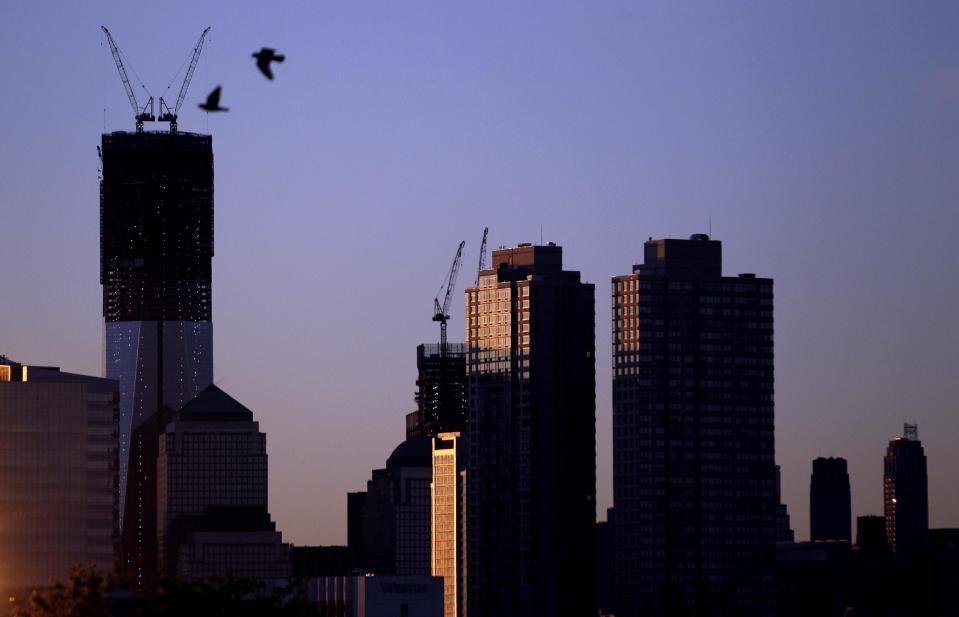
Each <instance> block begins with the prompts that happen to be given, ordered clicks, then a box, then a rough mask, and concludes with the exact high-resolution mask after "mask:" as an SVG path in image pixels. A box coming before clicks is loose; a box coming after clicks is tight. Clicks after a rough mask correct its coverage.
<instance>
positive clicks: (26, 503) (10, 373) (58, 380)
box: [0, 356, 119, 598]
mask: <svg viewBox="0 0 959 617" xmlns="http://www.w3.org/2000/svg"><path fill="white" fill-rule="evenodd" d="M118 400H119V393H118V391H117V383H116V382H115V381H113V380H109V379H102V378H98V377H88V376H86V375H76V374H73V373H63V372H61V371H60V370H59V369H57V368H51V367H39V366H27V365H22V364H19V363H16V362H13V361H11V360H9V359H7V358H6V357H4V356H0V482H2V486H3V490H2V491H0V546H2V554H3V559H2V560H0V592H2V593H4V594H5V595H4V596H3V597H4V598H8V597H29V590H31V589H33V588H37V587H43V586H46V585H49V583H50V580H51V579H53V578H55V579H58V580H65V579H66V578H67V575H68V574H69V572H70V569H71V568H72V567H73V566H74V565H76V564H78V563H87V562H95V563H96V564H98V565H99V566H100V567H101V568H103V569H109V568H110V567H111V566H112V565H113V557H114V551H115V549H116V544H117V541H118V522H119V513H118V500H119V497H118V461H117V445H116V434H117V430H118V429H117V425H118V422H119V408H118Z"/></svg>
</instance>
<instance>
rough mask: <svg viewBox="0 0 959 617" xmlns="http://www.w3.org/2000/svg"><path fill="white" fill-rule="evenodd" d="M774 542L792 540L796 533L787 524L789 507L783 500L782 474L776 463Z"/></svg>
mask: <svg viewBox="0 0 959 617" xmlns="http://www.w3.org/2000/svg"><path fill="white" fill-rule="evenodd" d="M776 500H777V501H778V505H777V506H776V542H777V543H779V542H785V543H789V542H793V541H794V540H795V539H796V534H795V533H793V530H792V526H791V525H790V524H789V509H788V508H787V507H786V504H785V503H784V502H783V491H782V474H781V473H780V469H779V465H776Z"/></svg>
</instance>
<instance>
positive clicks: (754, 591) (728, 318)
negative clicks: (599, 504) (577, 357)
mask: <svg viewBox="0 0 959 617" xmlns="http://www.w3.org/2000/svg"><path fill="white" fill-rule="evenodd" d="M612 311H613V314H612V319H613V328H612V343H613V503H614V507H615V508H616V545H617V559H616V565H617V579H618V584H617V594H616V602H617V605H616V608H617V613H616V614H617V615H621V616H624V617H632V616H634V615H644V616H646V615H673V614H695V615H749V616H759V615H763V616H765V615H771V614H772V613H773V609H774V606H773V605H774V595H775V581H774V580H773V568H772V559H773V558H774V553H773V549H774V546H775V544H774V543H775V539H776V518H777V514H776V511H777V502H778V499H777V495H776V465H775V461H774V446H775V444H774V434H773V282H772V280H771V279H768V278H757V277H756V276H755V275H753V274H741V275H739V276H737V277H726V276H723V275H722V245H721V243H720V242H718V241H716V240H710V239H709V236H706V235H705V234H697V235H694V236H692V237H691V238H690V239H689V240H678V239H677V240H673V239H669V240H652V239H650V240H649V241H648V242H646V243H645V246H644V261H643V263H642V264H639V265H635V266H633V269H632V273H631V274H627V275H623V276H616V277H613V279H612Z"/></svg>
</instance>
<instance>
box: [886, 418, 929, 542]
mask: <svg viewBox="0 0 959 617" xmlns="http://www.w3.org/2000/svg"><path fill="white" fill-rule="evenodd" d="M883 503H884V506H885V518H886V540H887V541H888V542H889V548H891V549H892V551H893V552H894V553H895V554H896V557H898V558H901V559H915V558H918V557H919V556H921V555H922V553H923V552H924V551H925V549H926V545H927V542H928V535H929V480H928V476H927V475H926V454H925V452H924V451H923V449H922V442H920V441H919V431H918V429H917V428H916V426H915V425H914V424H906V425H905V426H904V429H903V436H902V437H896V438H895V439H893V440H892V441H890V442H889V447H888V448H886V457H885V459H884V461H883Z"/></svg>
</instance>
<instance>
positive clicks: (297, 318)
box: [0, 0, 959, 544]
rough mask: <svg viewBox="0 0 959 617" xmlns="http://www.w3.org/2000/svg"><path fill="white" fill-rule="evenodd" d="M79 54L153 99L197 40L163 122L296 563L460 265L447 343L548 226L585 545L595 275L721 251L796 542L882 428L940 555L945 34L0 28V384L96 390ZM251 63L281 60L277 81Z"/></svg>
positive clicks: (378, 8) (398, 10)
mask: <svg viewBox="0 0 959 617" xmlns="http://www.w3.org/2000/svg"><path fill="white" fill-rule="evenodd" d="M101 24H103V25H106V26H107V27H108V28H110V30H111V32H112V33H113V35H114V37H115V38H116V41H117V43H118V44H119V46H120V48H121V50H122V51H123V53H124V55H125V57H126V58H127V60H128V61H129V62H130V63H131V65H132V68H133V69H134V70H135V72H136V75H138V76H139V77H140V78H142V79H143V80H144V82H145V83H146V85H147V87H148V88H149V89H150V91H151V92H152V93H153V95H154V96H156V97H159V96H160V95H164V96H165V98H167V99H176V93H177V91H178V89H179V81H180V79H182V72H181V73H180V76H179V77H178V78H177V80H176V81H175V82H174V83H173V84H172V86H171V87H170V89H169V90H166V88H167V84H169V83H171V80H172V79H173V77H174V75H175V74H176V73H177V69H178V68H180V67H181V65H182V64H183V63H184V61H185V60H187V58H188V55H189V54H190V52H191V50H192V47H193V45H194V44H195V42H196V39H197V37H198V36H199V34H200V32H201V31H202V29H203V28H204V27H206V26H212V30H211V32H210V38H209V40H208V42H207V45H206V47H205V48H204V50H203V55H202V57H201V59H200V63H199V66H198V68H197V71H196V75H195V77H194V79H193V84H192V87H191V89H190V92H189V94H188V97H187V102H186V103H185V105H184V109H183V110H182V112H181V116H180V122H179V125H180V130H183V131H196V132H203V133H206V132H209V133H212V135H213V151H214V161H215V177H216V182H215V191H216V195H215V221H216V223H215V239H216V244H215V251H216V252H215V257H214V260H213V315H214V317H213V324H214V344H215V347H214V349H215V365H214V366H215V378H216V382H217V383H218V385H220V387H222V388H223V389H224V390H226V391H227V392H229V393H230V394H231V395H233V396H234V397H235V398H237V399H238V400H240V401H241V402H242V403H244V404H245V405H246V406H248V407H249V408H250V409H252V410H253V412H254V414H255V417H256V418H257V419H258V420H259V422H260V426H261V428H262V429H263V430H264V431H265V432H266V434H267V445H268V452H269V457H270V462H269V465H270V510H271V514H272V515H273V518H274V520H275V521H276V522H277V526H278V529H279V530H281V531H282V532H283V534H284V538H285V539H286V540H287V541H292V542H294V543H297V544H345V543H346V493H347V492H348V491H355V490H362V489H364V488H365V482H366V480H367V479H368V478H369V474H370V470H371V469H373V468H375V467H382V466H383V465H384V463H385V460H386V458H387V457H388V456H389V454H390V452H391V451H392V449H393V448H394V447H395V446H396V445H397V444H399V443H400V442H401V441H402V440H403V438H404V416H405V414H406V413H408V412H410V411H412V410H413V409H414V402H413V393H414V388H415V385H414V381H415V374H416V364H415V348H416V345H417V344H419V343H423V342H436V341H437V340H438V337H439V328H438V325H437V324H436V323H435V322H433V321H431V320H430V317H431V316H432V301H433V297H434V295H435V294H436V292H437V289H438V287H439V286H440V284H441V282H442V279H443V277H444V275H445V274H446V272H447V271H448V269H449V266H450V262H451V260H452V257H453V253H454V252H455V250H456V245H457V244H458V243H459V242H460V241H461V240H466V249H465V256H464V261H463V267H462V270H461V275H460V278H459V285H458V289H457V293H456V296H455V297H454V298H455V300H454V303H453V311H452V320H451V324H450V340H452V341H461V340H462V338H463V297H462V293H461V292H462V289H463V287H465V285H466V284H467V283H472V281H473V279H474V277H475V276H476V265H477V257H478V249H479V243H480V239H481V236H482V231H483V227H484V226H489V228H490V248H491V249H492V248H495V247H497V246H500V245H512V244H515V243H518V242H530V241H532V242H538V241H539V240H540V233H541V232H540V230H541V229H542V238H543V240H545V241H554V242H556V243H558V244H560V245H561V246H562V247H563V251H564V264H565V266H566V268H568V269H574V270H580V271H581V272H582V274H583V278H584V279H585V280H586V281H589V282H592V283H595V284H596V286H597V289H596V291H597V293H596V333H597V340H596V347H597V354H596V356H597V366H596V371H597V374H596V377H597V380H596V383H597V395H596V402H597V409H596V412H597V450H598V453H599V456H598V461H597V488H598V506H599V507H598V515H599V518H600V519H604V518H605V510H606V508H607V507H608V506H610V505H611V504H612V453H611V448H612V436H611V425H612V418H611V414H612V412H611V401H610V398H611V397H610V390H611V386H610V294H609V280H610V277H611V276H613V275H617V274H626V273H629V272H630V271H631V267H632V265H633V264H634V263H638V262H639V261H641V259H642V245H643V241H645V240H646V239H647V238H648V237H650V236H652V237H654V238H660V237H674V238H678V237H687V236H688V235H689V234H692V233H702V232H707V231H709V229H710V224H711V231H712V236H713V237H714V238H716V239H719V240H722V242H723V249H724V270H725V272H726V273H727V274H730V275H735V274H737V273H740V272H755V273H757V274H758V275H760V276H768V277H772V278H774V279H775V293H776V299H775V319H776V324H775V346H776V458H777V461H778V463H779V464H780V465H781V466H782V473H783V493H784V494H783V498H784V500H785V501H786V503H787V504H788V507H789V513H790V516H791V518H792V525H793V528H794V529H795V530H796V534H797V539H807V538H808V496H809V475H810V473H811V470H812V462H811V461H812V459H813V458H815V457H817V456H842V457H845V458H847V459H848V460H849V471H850V476H851V480H852V491H853V493H852V498H853V515H854V516H857V515H862V514H882V457H883V454H884V452H885V447H886V444H887V442H888V440H889V439H890V438H893V437H895V436H897V435H899V434H901V431H902V424H903V422H904V421H908V422H915V423H918V425H919V437H920V439H921V440H922V442H923V445H924V447H925V450H926V456H927V457H928V465H929V501H930V508H929V509H930V519H931V520H930V524H931V526H932V527H959V488H957V485H959V476H957V470H959V448H957V447H956V444H957V440H959V326H957V322H956V318H957V315H959V241H957V238H959V36H957V32H959V4H957V3H955V2H942V3H936V2H931V1H930V2H921V3H912V2H898V3H890V2H880V1H877V0H869V1H866V2H851V1H850V2H793V3H782V2H776V3H771V2H748V3H746V2H701V3H700V2H681V3H677V2H668V1H664V2H644V3H635V4H630V3H624V2H617V3H606V2H595V1H589V2H586V1H584V2H523V3H517V2H482V3H448V2H417V1H404V2H344V3H334V2H326V1H319V0H314V1H309V2H305V1H299V2H255V3H253V2H235V1H231V2H203V3H196V2H165V3H162V4H157V3H152V4H143V3H139V4H138V3H131V2H97V3H92V2H91V3H87V2H62V3H57V4H54V3H40V2H15V1H13V0H0V57H2V58H3V59H4V76H3V86H2V93H3V94H2V96H0V136H2V137H0V141H2V147H0V263H2V264H3V265H2V270H0V272H2V273H0V353H3V354H6V355H7V356H10V357H11V358H13V359H15V360H17V361H20V362H24V363H31V364H44V365H58V366H60V367H62V368H63V369H64V370H68V371H73V372H80V373H88V374H94V375H99V374H101V373H102V367H103V340H102V339H103V318H102V313H101V287H100V284H99V192H98V181H97V165H98V161H97V156H96V146H97V145H98V144H99V143H100V134H101V133H102V132H104V131H117V130H133V128H134V126H133V124H134V123H133V118H132V111H131V110H130V108H129V105H128V103H127V100H126V96H125V95H124V92H123V89H122V86H121V83H120V79H119V77H118V75H117V72H116V69H115V67H114V65H113V61H112V59H111V57H110V53H109V49H108V47H107V45H106V42H105V41H104V37H103V34H102V32H101V30H100V28H99V27H100V25H101ZM262 46H267V47H275V48H276V49H277V50H278V52H279V53H284V54H286V62H285V63H284V64H281V65H275V66H274V72H275V74H276V80H275V81H273V82H268V81H267V80H265V79H264V78H263V77H262V76H261V75H260V74H259V73H258V72H257V71H256V69H255V67H254V61H253V59H252V58H251V57H250V54H251V53H252V52H254V51H256V50H258V49H259V48H260V47H262ZM131 78H133V80H134V82H136V81H137V79H136V77H135V76H134V74H133V72H132V71H131ZM217 85H222V99H221V104H222V105H224V106H225V107H228V108H230V111H229V112H228V113H224V114H220V115H209V116H208V115H207V114H205V113H204V112H202V111H200V110H199V109H197V103H199V102H201V101H202V100H203V99H204V98H205V97H206V94H207V93H208V92H209V91H210V90H212V89H213V88H214V87H215V86H217ZM137 96H138V97H140V99H141V101H142V100H145V98H146V94H145V92H144V91H142V90H139V88H138V90H137ZM162 126H163V127H164V128H165V127H166V125H162ZM160 127H161V125H152V126H151V125H149V124H148V125H147V129H148V130H149V129H150V128H160ZM710 221H711V223H710Z"/></svg>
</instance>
